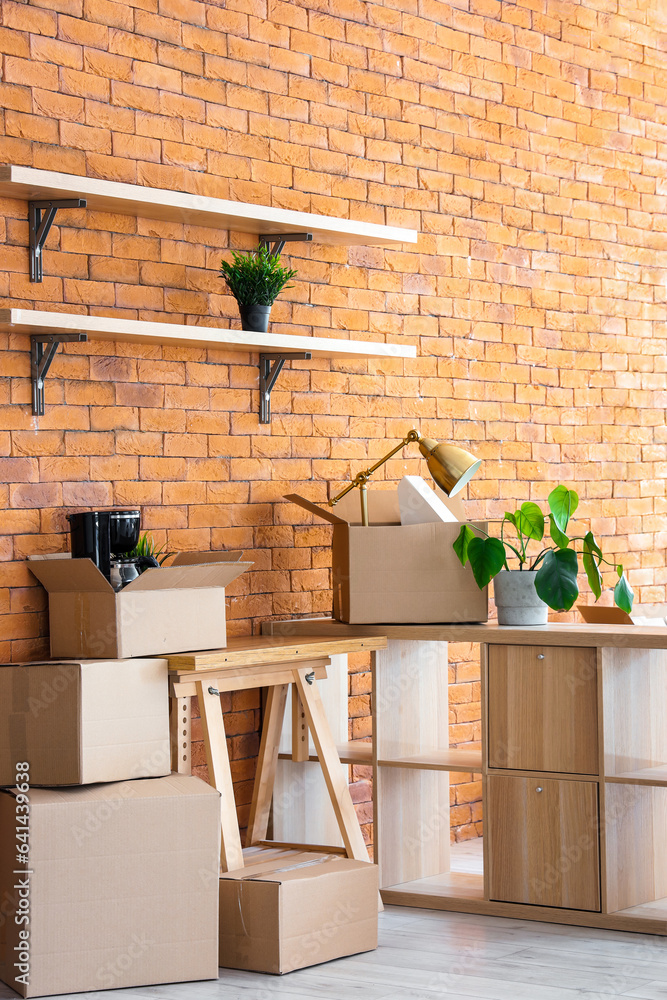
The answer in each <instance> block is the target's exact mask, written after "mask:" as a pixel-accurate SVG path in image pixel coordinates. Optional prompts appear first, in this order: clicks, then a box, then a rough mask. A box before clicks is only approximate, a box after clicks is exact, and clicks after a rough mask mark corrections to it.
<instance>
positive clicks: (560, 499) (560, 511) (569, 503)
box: [548, 486, 579, 531]
mask: <svg viewBox="0 0 667 1000" xmlns="http://www.w3.org/2000/svg"><path fill="white" fill-rule="evenodd" d="M548 503H549V510H550V511H551V513H552V514H553V517H554V521H555V522H556V526H557V527H558V528H560V530H561V531H566V530H567V524H568V521H569V520H570V518H571V517H572V515H573V514H574V512H575V510H576V509H577V507H578V506H579V497H578V496H577V494H576V493H575V492H574V490H568V488H567V486H557V487H556V489H555V490H552V491H551V493H550V494H549V497H548Z"/></svg>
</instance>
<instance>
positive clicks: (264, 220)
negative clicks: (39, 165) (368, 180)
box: [0, 165, 417, 246]
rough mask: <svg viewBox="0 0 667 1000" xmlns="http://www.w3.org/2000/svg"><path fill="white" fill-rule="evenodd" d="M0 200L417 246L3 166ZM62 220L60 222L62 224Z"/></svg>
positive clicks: (374, 231) (383, 231)
mask: <svg viewBox="0 0 667 1000" xmlns="http://www.w3.org/2000/svg"><path fill="white" fill-rule="evenodd" d="M0 196H1V197H4V198H18V199H20V200H22V201H49V200H51V199H60V198H85V199H86V201H87V208H88V209H91V210H93V211H98V212H110V213H113V214H117V215H132V216H141V217H143V218H146V219H162V220H166V221H168V222H182V223H185V224H188V225H195V226H208V227H210V228H212V229H230V230H232V231H233V232H239V233H254V234H256V235H258V236H259V235H267V236H268V235H271V234H272V233H301V232H309V233H312V235H313V241H314V242H316V243H325V244H332V243H337V244H343V245H347V246H353V245H359V246H393V245H401V244H404V243H406V244H407V243H416V242H417V232H416V230H414V229H401V228H399V227H398V226H382V225H377V224H376V223H371V222H356V221H355V220H354V219H340V218H335V217H331V216H325V215H314V214H312V213H310V212H292V211H290V210H288V209H284V208H268V207H265V206H264V205H251V204H247V203H245V202H237V201H226V200H224V199H222V198H208V197H206V196H204V195H199V194H188V193H185V192H181V191H168V190H165V189H163V188H150V187H145V186H142V185H136V184H124V183H120V182H118V181H106V180H101V179H99V178H97V177H80V176H77V175H75V174H60V173H56V172H55V171H51V170H36V169H34V168H33V167H21V166H13V165H7V166H2V167H0ZM58 221H60V220H58Z"/></svg>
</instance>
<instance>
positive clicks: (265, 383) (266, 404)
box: [259, 351, 312, 424]
mask: <svg viewBox="0 0 667 1000" xmlns="http://www.w3.org/2000/svg"><path fill="white" fill-rule="evenodd" d="M311 358H312V354H311V353H310V351H302V352H300V353H298V354H285V353H284V352H281V353H280V354H260V356H259V422H260V424H270V423H271V392H272V390H273V387H274V385H275V384H276V379H277V378H278V376H279V375H280V373H281V371H282V370H283V365H284V364H285V362H286V361H310V359H311ZM271 362H273V364H271Z"/></svg>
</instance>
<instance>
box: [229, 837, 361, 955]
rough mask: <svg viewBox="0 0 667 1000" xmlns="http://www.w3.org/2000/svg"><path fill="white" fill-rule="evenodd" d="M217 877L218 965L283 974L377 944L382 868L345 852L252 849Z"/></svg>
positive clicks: (352, 953)
mask: <svg viewBox="0 0 667 1000" xmlns="http://www.w3.org/2000/svg"><path fill="white" fill-rule="evenodd" d="M244 858H245V861H246V867H245V868H242V869H240V870H239V871H235V872H227V873H226V874H225V875H221V876H220V965H221V966H223V967H225V968H230V969H246V970H248V971H251V972H272V973H276V974H282V973H285V972H292V971H293V970H294V969H303V968H306V967H307V966H310V965H319V963H320V962H329V961H331V960H332V959H334V958H343V957H344V956H345V955H356V954H358V953H359V952H362V951H372V950H373V949H375V948H377V932H378V869H377V866H376V865H372V864H369V863H368V862H364V861H350V860H349V859H348V858H343V857H341V856H340V855H334V854H318V853H310V852H308V853H306V852H304V851H296V850H280V849H265V848H264V849H263V848H251V849H250V850H246V851H245V852H244Z"/></svg>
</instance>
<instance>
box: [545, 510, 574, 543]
mask: <svg viewBox="0 0 667 1000" xmlns="http://www.w3.org/2000/svg"><path fill="white" fill-rule="evenodd" d="M549 534H550V535H551V538H552V541H554V542H555V543H556V545H557V546H558V548H559V549H566V548H567V547H568V545H569V544H570V539H569V538H568V537H567V535H566V534H564V533H563V532H562V531H561V530H560V528H559V527H558V525H557V524H556V521H555V519H554V516H553V514H549Z"/></svg>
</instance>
